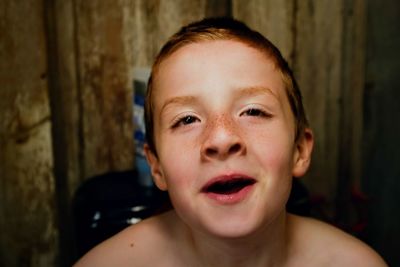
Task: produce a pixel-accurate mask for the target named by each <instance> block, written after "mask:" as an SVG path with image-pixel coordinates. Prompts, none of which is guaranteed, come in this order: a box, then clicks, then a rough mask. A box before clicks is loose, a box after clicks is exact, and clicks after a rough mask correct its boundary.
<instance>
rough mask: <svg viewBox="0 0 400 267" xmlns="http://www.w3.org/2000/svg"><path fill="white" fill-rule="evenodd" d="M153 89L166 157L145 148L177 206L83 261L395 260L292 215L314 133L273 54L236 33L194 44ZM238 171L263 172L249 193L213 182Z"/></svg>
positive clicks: (158, 137)
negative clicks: (208, 189)
mask: <svg viewBox="0 0 400 267" xmlns="http://www.w3.org/2000/svg"><path fill="white" fill-rule="evenodd" d="M154 88H155V92H154V95H155V99H154V106H155V110H154V114H155V117H154V123H155V124H154V129H155V144H156V149H157V153H158V157H156V156H155V155H154V154H153V153H152V152H151V151H150V150H149V149H148V147H146V153H147V158H148V161H149V163H150V166H151V169H152V174H153V177H154V180H155V183H156V185H157V186H158V187H159V188H160V189H162V190H168V191H169V194H170V197H171V201H172V203H173V206H174V210H173V211H171V212H168V213H165V214H163V215H161V216H157V217H153V218H151V219H148V220H145V221H143V222H141V223H139V224H137V225H134V226H132V227H129V228H128V229H126V230H124V231H123V232H121V233H120V234H118V235H116V236H115V237H113V238H112V239H110V240H108V241H106V242H105V243H103V244H101V245H100V246H98V247H97V248H95V249H94V250H93V251H92V252H90V253H89V254H88V255H86V256H85V257H84V258H83V259H82V260H81V261H80V262H79V263H78V264H77V265H76V266H254V267H257V266H386V265H385V264H384V262H383V261H382V260H381V259H380V257H379V256H378V255H376V253H375V252H373V251H372V250H371V249H369V248H368V247H367V246H366V245H364V244H362V243H361V242H360V241H358V240H356V239H354V238H353V237H351V236H349V235H347V234H345V233H343V232H341V231H339V230H337V229H335V228H333V227H331V226H328V225H325V224H323V223H321V222H317V221H315V220H312V219H306V218H300V217H297V216H293V215H290V214H287V213H286V211H285V204H286V202H287V199H288V196H289V193H290V188H291V180H292V177H293V176H294V177H299V176H302V175H303V174H304V173H305V172H306V171H307V168H308V166H309V164H310V156H311V152H312V147H313V135H312V132H311V130H309V129H306V130H305V132H304V134H303V136H302V137H301V138H300V139H299V140H297V141H295V134H294V133H295V125H294V118H293V114H292V112H291V109H290V106H289V102H288V99H287V97H286V94H285V90H284V84H283V82H282V80H281V75H280V73H279V71H278V70H276V68H275V66H274V65H273V64H272V62H271V60H270V59H268V58H267V57H266V56H265V55H264V54H262V53H261V52H259V51H258V50H256V49H254V48H250V47H248V46H246V45H245V44H243V43H240V42H237V41H208V42H202V43H195V44H190V45H187V46H184V47H183V48H180V49H179V50H178V51H176V52H175V53H173V54H172V55H170V56H169V57H168V58H167V59H166V60H164V61H163V62H162V63H161V65H160V67H159V69H158V72H157V75H156V76H155V80H154ZM238 176H240V177H247V178H250V179H252V180H253V181H254V184H253V185H251V186H249V187H247V190H246V191H245V193H241V194H240V195H239V197H236V198H232V199H231V198H229V197H225V198H214V197H212V196H210V195H209V194H207V193H205V192H204V187H205V185H207V184H208V183H210V182H212V181H214V180H215V179H226V178H227V177H228V178H229V177H238ZM328 244H329V245H328ZM149 251H154V252H156V253H157V254H158V255H157V257H154V256H152V255H153V253H149Z"/></svg>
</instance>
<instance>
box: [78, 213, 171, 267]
mask: <svg viewBox="0 0 400 267" xmlns="http://www.w3.org/2000/svg"><path fill="white" fill-rule="evenodd" d="M171 217H173V216H171V212H167V213H165V214H162V215H159V216H155V217H152V218H149V219H147V220H144V221H142V222H140V223H138V224H135V225H132V226H130V227H128V228H126V229H124V230H123V231H121V232H120V233H118V234H116V235H115V236H113V237H111V238H110V239H108V240H106V241H104V242H103V243H101V244H99V245H98V246H96V247H95V248H94V249H92V250H91V251H89V252H88V253H87V254H86V255H85V256H83V257H82V258H81V259H80V260H79V261H78V262H77V263H76V264H75V265H74V267H85V266H98V267H101V266H121V267H122V266H150V265H151V266H157V265H158V264H157V263H156V260H157V259H159V258H160V257H159V255H160V254H163V253H166V252H167V250H168V248H169V246H168V242H170V240H171V237H170V235H171V233H172V229H169V228H171V227H173V223H172V221H171V220H172V219H171ZM155 253H157V254H158V256H157V257H154V254H155ZM149 264H150V265H149Z"/></svg>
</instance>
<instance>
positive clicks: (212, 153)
mask: <svg viewBox="0 0 400 267" xmlns="http://www.w3.org/2000/svg"><path fill="white" fill-rule="evenodd" d="M216 154H218V150H217V149H215V148H207V149H206V155H207V156H209V157H213V156H215V155H216Z"/></svg>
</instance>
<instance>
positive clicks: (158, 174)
mask: <svg viewBox="0 0 400 267" xmlns="http://www.w3.org/2000/svg"><path fill="white" fill-rule="evenodd" d="M144 153H145V155H146V159H147V162H148V163H149V165H150V169H151V174H152V176H153V180H154V183H155V184H156V186H157V187H158V188H159V189H160V190H163V191H166V190H167V189H168V187H167V183H166V181H165V178H164V173H163V171H162V168H161V165H160V162H159V160H158V158H157V156H156V155H155V154H154V153H153V152H152V151H151V149H150V147H149V146H148V145H147V144H145V145H144Z"/></svg>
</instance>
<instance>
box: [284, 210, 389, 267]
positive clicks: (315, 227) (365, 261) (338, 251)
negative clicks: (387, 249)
mask: <svg viewBox="0 0 400 267" xmlns="http://www.w3.org/2000/svg"><path fill="white" fill-rule="evenodd" d="M289 221H290V225H291V226H290V227H291V229H292V230H291V231H292V232H293V236H294V237H295V238H294V240H295V242H294V243H295V244H297V245H296V247H297V248H299V247H300V246H302V245H303V248H300V249H297V251H302V252H301V253H300V254H301V255H304V259H307V261H308V266H314V264H310V263H311V262H314V263H315V266H341V267H346V266H349V267H350V266H351V267H357V266H360V267H361V266H362V267H369V266H370V267H381V266H382V267H384V266H387V264H386V263H385V262H384V260H383V259H382V258H381V257H380V256H379V255H378V254H377V253H376V252H375V251H374V250H373V249H372V248H370V247H369V246H368V245H366V244H365V243H363V242H362V241H360V240H358V239H357V238H355V237H353V236H351V235H349V234H347V233H345V232H343V231H342V230H340V229H338V228H336V227H334V226H331V225H329V224H326V223H324V222H321V221H318V220H315V219H311V218H305V217H299V216H294V215H289ZM321 264H322V265H321Z"/></svg>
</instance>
